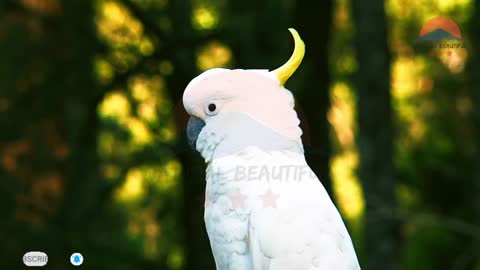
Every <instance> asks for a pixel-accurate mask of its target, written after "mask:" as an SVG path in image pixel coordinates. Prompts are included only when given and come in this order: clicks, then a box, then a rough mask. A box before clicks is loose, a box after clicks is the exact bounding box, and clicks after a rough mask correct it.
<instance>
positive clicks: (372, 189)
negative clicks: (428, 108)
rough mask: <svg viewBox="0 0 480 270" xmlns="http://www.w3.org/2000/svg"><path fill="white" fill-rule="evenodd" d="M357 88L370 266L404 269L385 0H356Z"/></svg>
mask: <svg viewBox="0 0 480 270" xmlns="http://www.w3.org/2000/svg"><path fill="white" fill-rule="evenodd" d="M352 4H353V17H354V23H355V26H356V37H355V47H356V53H357V59H358V64H359V70H358V74H356V75H357V76H358V77H357V78H356V88H357V110H358V136H357V140H358V147H359V153H360V168H359V176H360V179H361V181H362V184H363V190H364V194H365V200H366V202H365V203H366V215H365V220H366V226H365V228H366V239H365V243H366V247H365V250H366V255H367V258H366V264H365V266H364V268H365V269H368V270H376V269H378V270H380V269H381V270H384V269H399V264H398V251H399V248H398V226H397V223H396V221H395V219H394V217H393V214H392V213H393V212H394V211H395V209H396V207H397V206H396V199H395V179H394V167H393V159H392V152H393V146H392V137H393V135H392V134H393V131H392V108H391V95H390V54H389V50H388V45H387V21H386V15H385V11H384V1H381V0H373V1H370V2H368V3H367V2H362V1H353V2H352Z"/></svg>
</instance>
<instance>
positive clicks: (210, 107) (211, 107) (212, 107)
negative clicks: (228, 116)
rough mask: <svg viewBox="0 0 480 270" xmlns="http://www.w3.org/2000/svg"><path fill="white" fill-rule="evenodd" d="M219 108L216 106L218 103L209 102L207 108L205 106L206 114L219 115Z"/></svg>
mask: <svg viewBox="0 0 480 270" xmlns="http://www.w3.org/2000/svg"><path fill="white" fill-rule="evenodd" d="M218 107H219V106H218V105H217V104H216V102H212V101H210V102H208V103H207V106H205V112H206V113H207V114H208V115H215V114H217V113H218V109H219V108H218Z"/></svg>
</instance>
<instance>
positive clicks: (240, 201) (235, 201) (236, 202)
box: [229, 190, 247, 208]
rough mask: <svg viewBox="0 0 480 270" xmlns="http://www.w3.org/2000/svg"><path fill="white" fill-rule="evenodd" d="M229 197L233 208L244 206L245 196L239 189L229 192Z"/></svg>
mask: <svg viewBox="0 0 480 270" xmlns="http://www.w3.org/2000/svg"><path fill="white" fill-rule="evenodd" d="M229 197H230V201H231V202H232V207H233V208H244V207H245V200H246V199H247V196H245V195H243V194H242V193H241V192H240V191H238V190H237V191H235V192H234V193H232V194H230V196H229Z"/></svg>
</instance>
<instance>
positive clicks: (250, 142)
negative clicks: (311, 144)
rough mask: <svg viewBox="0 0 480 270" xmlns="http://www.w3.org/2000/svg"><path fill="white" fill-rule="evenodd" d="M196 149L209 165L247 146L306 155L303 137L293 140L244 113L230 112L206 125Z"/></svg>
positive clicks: (267, 150)
mask: <svg viewBox="0 0 480 270" xmlns="http://www.w3.org/2000/svg"><path fill="white" fill-rule="evenodd" d="M300 134H301V133H300ZM196 147H197V150H198V151H199V152H200V154H201V155H202V156H203V158H204V159H205V161H206V162H210V161H212V160H213V159H216V158H222V157H225V156H229V155H234V154H236V153H239V152H241V151H243V150H245V149H246V148H248V147H257V148H259V149H261V150H263V151H266V152H269V151H272V152H274V151H275V152H277V151H285V152H294V153H300V154H303V146H302V143H301V139H300V136H298V138H296V139H292V138H290V137H288V136H285V135H283V134H282V133H280V132H278V131H277V130H275V129H273V128H271V127H269V126H267V125H266V124H264V123H262V122H260V121H258V120H256V119H254V118H252V117H251V116H249V115H247V114H242V113H228V114H225V115H223V116H218V117H217V118H215V119H212V120H210V121H209V122H207V125H206V126H205V127H204V128H203V130H202V132H200V134H199V137H198V140H197V145H196Z"/></svg>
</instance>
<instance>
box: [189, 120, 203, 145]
mask: <svg viewBox="0 0 480 270" xmlns="http://www.w3.org/2000/svg"><path fill="white" fill-rule="evenodd" d="M204 126H205V122H204V121H203V120H202V119H200V118H198V117H195V116H192V117H190V120H188V124H187V139H188V143H189V144H190V146H192V147H193V149H196V147H195V146H196V144H197V138H198V134H200V131H202V128H203V127H204Z"/></svg>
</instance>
